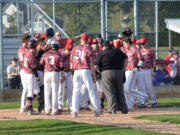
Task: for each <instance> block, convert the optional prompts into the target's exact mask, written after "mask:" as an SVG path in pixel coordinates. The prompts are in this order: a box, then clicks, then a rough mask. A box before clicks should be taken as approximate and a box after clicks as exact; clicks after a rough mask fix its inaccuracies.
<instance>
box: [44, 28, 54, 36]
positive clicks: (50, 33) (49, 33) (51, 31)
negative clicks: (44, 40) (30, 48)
mask: <svg viewBox="0 0 180 135" xmlns="http://www.w3.org/2000/svg"><path fill="white" fill-rule="evenodd" d="M46 36H50V37H53V36H54V30H53V28H48V29H47V30H46Z"/></svg>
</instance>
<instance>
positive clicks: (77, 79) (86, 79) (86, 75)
mask: <svg viewBox="0 0 180 135" xmlns="http://www.w3.org/2000/svg"><path fill="white" fill-rule="evenodd" d="M83 84H84V85H85V86H86V88H87V90H88V93H89V97H90V101H91V104H92V106H93V107H94V111H96V112H99V111H100V103H99V102H98V100H97V95H96V92H95V86H94V83H93V80H92V75H91V71H90V70H89V69H80V70H75V71H74V76H73V95H72V111H73V112H79V95H80V91H81V87H82V85H83Z"/></svg>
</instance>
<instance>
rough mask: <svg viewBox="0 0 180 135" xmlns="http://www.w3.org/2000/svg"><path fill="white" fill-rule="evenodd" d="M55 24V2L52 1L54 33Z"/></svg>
mask: <svg viewBox="0 0 180 135" xmlns="http://www.w3.org/2000/svg"><path fill="white" fill-rule="evenodd" d="M55 23H56V3H55V0H53V29H54V31H56V27H55Z"/></svg>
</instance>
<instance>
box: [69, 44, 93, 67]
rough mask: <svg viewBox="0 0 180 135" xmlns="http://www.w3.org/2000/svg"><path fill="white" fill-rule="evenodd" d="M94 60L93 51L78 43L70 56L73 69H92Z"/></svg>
mask: <svg viewBox="0 0 180 135" xmlns="http://www.w3.org/2000/svg"><path fill="white" fill-rule="evenodd" d="M92 62H93V55H92V51H91V50H90V48H89V47H87V46H85V45H78V46H76V47H74V48H73V50H72V52H71V56H70V63H71V65H72V68H73V69H76V70H78V69H90V63H92Z"/></svg>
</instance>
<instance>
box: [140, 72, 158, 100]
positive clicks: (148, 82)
mask: <svg viewBox="0 0 180 135" xmlns="http://www.w3.org/2000/svg"><path fill="white" fill-rule="evenodd" d="M141 72H142V73H143V74H142V75H143V76H144V79H145V83H143V87H146V88H147V89H148V91H149V94H150V96H151V98H152V103H157V99H156V93H155V90H154V87H153V76H152V69H142V70H141Z"/></svg>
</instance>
